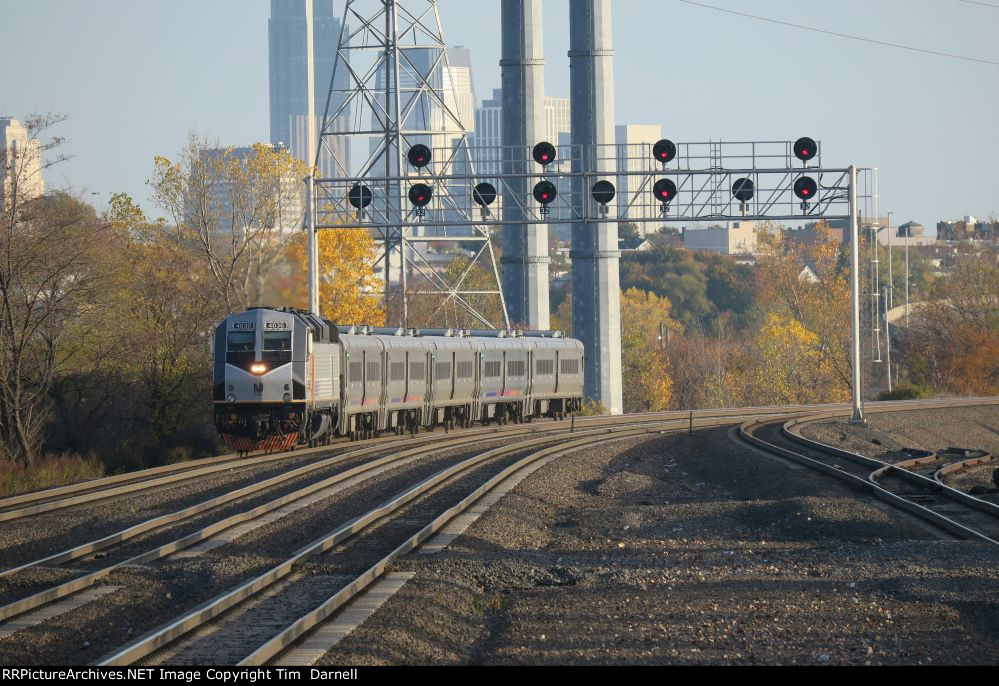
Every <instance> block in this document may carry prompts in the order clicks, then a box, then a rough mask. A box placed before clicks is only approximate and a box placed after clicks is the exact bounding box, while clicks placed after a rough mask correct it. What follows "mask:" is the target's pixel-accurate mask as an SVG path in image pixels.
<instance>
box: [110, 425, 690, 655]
mask: <svg viewBox="0 0 999 686" xmlns="http://www.w3.org/2000/svg"><path fill="white" fill-rule="evenodd" d="M672 422H675V420H672ZM674 428H676V427H674ZM666 429H667V427H666V422H657V423H654V424H653V426H647V427H645V428H642V429H635V428H605V429H593V430H590V431H587V432H584V433H588V434H591V436H590V438H593V437H597V436H599V437H604V438H607V437H608V436H618V435H623V434H625V433H628V434H635V435H642V434H647V433H658V432H662V431H664V430H666ZM578 436H579V434H576V435H575V437H578ZM575 437H574V436H573V435H569V436H566V435H561V436H549V437H544V438H536V439H531V440H528V441H525V442H520V443H517V444H514V445H511V446H503V447H500V448H494V449H491V450H488V451H486V452H483V453H480V454H479V455H476V456H475V457H472V458H469V459H467V460H464V461H462V462H460V463H458V464H456V465H453V466H451V467H448V468H446V469H444V470H442V471H440V472H438V473H436V474H434V475H432V476H430V477H428V478H427V479H424V480H423V481H421V482H419V483H417V484H415V485H414V486H412V487H410V488H408V489H407V490H405V491H403V492H402V493H400V494H398V495H397V496H395V497H393V498H392V499H390V500H388V501H386V502H385V503H383V504H382V505H379V506H378V507H375V508H374V509H372V510H369V511H368V512H367V513H365V514H363V515H360V516H358V517H355V518H353V519H351V520H350V521H348V522H346V523H344V524H343V525H341V526H340V527H338V528H337V529H336V530H334V531H332V532H331V533H329V534H327V535H325V536H323V537H322V538H320V539H317V540H316V541H314V542H313V543H310V544H309V545H307V546H306V547H304V548H302V549H300V550H299V551H297V552H296V553H295V554H294V555H292V556H291V557H290V558H288V559H287V560H285V561H284V562H282V563H281V564H279V565H277V566H275V567H273V568H272V569H270V570H268V571H267V572H265V573H263V574H261V575H259V576H257V577H255V578H253V579H251V580H249V581H246V582H244V583H242V584H240V585H239V586H237V587H235V588H233V589H231V590H229V591H227V592H225V593H223V594H221V595H219V596H217V597H216V598H214V599H213V600H211V601H209V602H207V603H203V604H202V605H201V606H199V607H197V608H195V609H194V610H192V611H190V612H188V613H186V614H184V615H182V616H181V617H179V618H177V619H175V620H173V621H171V622H170V623H168V624H166V625H164V626H161V627H160V628H158V629H156V630H154V631H152V632H150V633H148V634H146V635H145V636H143V637H140V638H139V639H137V640H135V641H133V642H132V643H130V644H128V645H126V646H125V647H123V648H121V649H120V650H118V651H116V652H114V653H112V654H111V655H108V656H107V657H105V658H103V659H102V660H101V661H100V662H99V663H98V664H99V665H101V666H110V665H128V664H134V663H135V662H136V661H137V660H141V659H142V658H144V657H146V656H148V655H150V654H152V653H154V652H156V651H158V650H160V649H162V648H164V647H165V646H167V645H169V644H170V643H172V642H174V641H176V640H177V639H179V638H181V637H182V636H184V635H186V634H188V633H189V632H191V631H193V630H195V629H197V628H199V627H201V626H202V625H204V624H206V623H208V622H210V621H212V620H214V619H215V618H217V617H219V616H220V615H222V614H223V613H225V612H227V611H228V610H230V609H232V608H234V607H236V606H237V605H240V604H241V603H243V602H244V601H246V600H247V599H249V598H251V597H253V596H255V595H257V594H258V593H260V592H261V591H263V590H265V589H267V588H269V587H270V586H272V585H273V584H275V583H277V582H279V581H281V580H282V579H284V578H286V577H288V576H289V575H290V574H291V573H292V572H293V570H294V569H295V568H296V567H297V566H298V565H301V564H302V563H303V562H306V561H308V560H310V559H312V558H314V557H316V556H317V555H321V554H323V553H326V552H328V551H329V550H331V549H332V548H334V547H335V546H337V545H339V544H341V543H343V542H344V541H346V540H348V539H350V538H352V537H354V536H355V535H357V534H359V533H361V532H363V531H365V530H367V529H368V528H370V527H372V526H373V525H374V524H376V523H377V522H380V521H382V520H383V519H384V518H385V517H387V516H389V515H391V514H392V513H393V512H396V511H397V510H399V509H400V508H402V507H404V506H405V505H407V504H409V503H411V502H413V501H415V500H416V499H417V498H420V497H422V496H424V495H426V494H428V493H430V492H432V491H434V490H436V489H437V488H438V487H440V486H442V485H443V484H445V483H447V482H449V481H451V480H452V479H454V478H455V477H457V476H459V475H461V474H464V473H465V472H467V471H469V470H471V469H473V468H475V467H478V466H480V465H482V464H484V463H486V462H487V461H490V460H495V459H496V458H501V457H504V456H507V455H509V454H511V453H518V452H522V451H524V450H526V449H530V448H532V447H535V446H539V445H543V444H544V443H552V442H559V441H561V442H565V441H567V440H568V441H569V445H573V444H575V443H578V442H579V440H580V439H579V438H575ZM584 438H586V437H585V436H584ZM554 448H556V449H557V448H558V446H554ZM567 449H568V448H567Z"/></svg>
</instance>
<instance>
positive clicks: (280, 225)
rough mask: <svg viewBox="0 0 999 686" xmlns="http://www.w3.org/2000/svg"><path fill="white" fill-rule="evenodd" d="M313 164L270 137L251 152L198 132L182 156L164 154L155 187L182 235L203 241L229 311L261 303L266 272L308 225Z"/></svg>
mask: <svg viewBox="0 0 999 686" xmlns="http://www.w3.org/2000/svg"><path fill="white" fill-rule="evenodd" d="M308 173H309V167H308V165H306V164H305V163H303V162H300V161H298V160H296V159H294V158H293V157H291V155H290V154H289V153H288V151H287V150H286V149H283V148H280V149H275V148H273V147H272V146H270V145H265V144H263V143H257V144H255V145H254V146H253V147H252V149H251V151H250V152H249V153H248V154H247V153H246V151H245V150H239V149H236V148H220V147H218V146H212V145H209V143H208V142H207V141H206V140H204V139H201V138H198V137H197V136H196V135H195V134H193V133H192V134H191V135H190V137H189V139H188V143H187V146H186V147H185V148H184V150H183V151H182V152H181V153H180V156H179V159H178V161H176V162H174V161H171V160H170V159H168V158H166V157H157V158H156V159H155V161H154V170H153V178H152V179H151V180H150V182H149V183H150V185H151V186H152V188H153V191H154V194H155V198H156V202H157V204H158V205H159V206H160V207H161V208H162V209H163V210H164V211H166V212H167V213H169V216H170V218H171V220H172V221H173V224H174V225H175V226H176V228H177V231H178V233H179V234H180V236H181V238H182V239H183V240H185V241H187V242H188V243H190V244H191V245H193V246H196V247H197V248H198V249H199V252H200V255H201V262H202V264H203V265H204V268H205V269H206V271H207V272H208V273H209V274H210V275H211V284H212V288H213V289H214V291H215V294H216V297H218V298H219V300H220V301H221V302H223V303H224V304H225V309H226V311H227V312H234V311H237V310H242V309H245V308H246V307H248V306H250V305H255V304H258V301H259V298H260V297H261V296H262V294H263V289H264V280H265V277H264V274H265V273H266V272H268V271H269V269H270V267H271V266H272V265H273V263H274V262H275V261H276V260H277V259H278V258H279V257H280V256H281V255H282V254H283V244H284V242H285V239H286V238H287V236H288V235H289V230H290V229H296V228H298V227H300V226H301V225H302V217H303V214H304V202H303V197H304V195H303V194H304V184H303V183H301V182H300V181H299V180H300V179H304V178H305V177H306V176H307V175H308Z"/></svg>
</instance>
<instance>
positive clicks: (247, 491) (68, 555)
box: [0, 426, 544, 619]
mask: <svg viewBox="0 0 999 686" xmlns="http://www.w3.org/2000/svg"><path fill="white" fill-rule="evenodd" d="M541 430H544V429H541ZM536 431H538V430H533V432H536ZM531 432H532V430H531V429H525V428H523V427H520V426H517V427H504V428H494V429H487V430H484V431H478V432H475V435H467V434H464V433H462V434H459V435H455V436H453V437H452V438H451V440H447V441H444V442H443V443H442V441H441V437H440V436H423V437H419V438H416V437H413V438H410V439H406V440H403V441H393V442H390V443H386V444H384V445H375V446H369V447H367V448H363V449H361V450H354V451H350V452H347V453H344V454H341V455H336V456H334V457H331V458H328V459H326V460H321V461H319V462H313V463H310V464H308V465H304V466H302V467H298V468H296V469H292V470H291V471H288V472H284V473H282V474H278V475H276V476H273V477H271V478H269V479H266V480H264V481H260V482H258V483H255V484H251V485H249V486H245V487H243V488H240V489H237V490H235V491H230V492H229V493H225V494H223V495H220V496H217V497H215V498H211V499H209V500H205V501H202V502H200V503H196V504H194V505H191V506H190V507H186V508H184V509H182V510H178V511H176V512H172V513H169V514H165V515H161V516H159V517H154V518H152V519H147V520H145V521H143V522H140V523H138V524H134V525H132V526H130V527H128V528H126V529H123V530H121V531H118V532H116V533H113V534H110V535H108V536H104V537H102V538H100V539H97V540H94V541H89V542H87V543H83V544H80V545H78V546H75V547H73V548H71V549H69V550H64V551H62V552H59V553H55V554H53V555H49V556H47V557H44V558H41V559H38V560H34V561H32V562H27V563H25V564H22V565H19V566H17V567H12V568H10V569H5V570H2V571H0V579H2V578H4V577H6V576H10V575H12V574H16V573H18V572H21V571H24V570H26V569H30V568H31V567H37V566H40V565H58V564H64V563H66V562H70V561H72V560H76V559H79V558H81V557H85V556H87V555H90V554H91V553H95V552H99V551H101V550H104V549H106V548H110V547H112V546H115V545H119V544H121V543H124V542H126V541H128V540H130V539H132V538H135V537H136V536H139V535H142V534H145V533H149V532H151V531H155V530H156V529H160V528H162V527H165V526H169V525H171V524H179V523H181V522H184V521H187V520H189V519H192V518H194V517H197V516H199V515H202V514H204V513H206V512H210V511H211V510H214V509H218V508H219V507H222V506H223V505H227V504H229V503H231V502H234V501H236V500H239V499H242V498H245V497H248V496H251V495H255V494H257V493H261V492H263V491H265V490H268V489H270V488H273V487H275V486H280V485H281V484H283V483H286V482H288V481H291V480H293V479H297V478H299V477H303V476H308V475H310V474H313V473H315V472H319V471H322V470H324V469H327V468H329V467H334V466H336V465H338V464H341V463H343V462H346V461H348V460H354V459H357V458H360V457H365V456H368V455H374V454H377V453H381V452H385V451H387V450H392V449H395V448H398V447H403V446H412V445H413V444H416V445H422V444H427V443H431V444H434V446H433V450H439V449H441V448H444V449H446V448H450V447H454V446H460V445H464V444H466V443H470V442H478V441H490V440H501V439H502V438H505V437H507V436H517V435H519V434H522V433H531ZM482 434H487V435H485V436H483V435H482ZM493 436H495V438H493ZM422 452H424V451H417V450H407V451H405V452H403V453H398V454H396V455H395V456H394V457H396V458H400V459H402V458H404V457H409V456H411V455H413V454H416V453H422ZM381 464H382V463H381V462H378V463H369V464H368V465H365V466H371V465H374V466H379V465H381ZM305 490H307V489H305ZM299 492H301V491H299ZM303 497H304V496H303ZM2 618H3V617H2V610H0V619H2Z"/></svg>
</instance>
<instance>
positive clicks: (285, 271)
mask: <svg viewBox="0 0 999 686" xmlns="http://www.w3.org/2000/svg"><path fill="white" fill-rule="evenodd" d="M307 238H308V236H307V235H306V234H305V233H298V234H296V235H295V236H293V237H292V238H291V239H290V240H289V241H288V243H287V245H286V246H285V251H284V256H283V261H282V262H281V263H279V264H277V265H276V266H275V269H274V270H273V271H272V274H271V278H272V279H273V280H274V282H275V284H276V286H277V291H278V293H279V296H280V298H281V300H282V302H283V303H284V304H286V305H290V306H292V307H298V308H301V309H308V304H309V289H308V279H307V278H306V275H307V274H308V269H309V268H308V261H309V260H308V250H307V248H308V245H307V244H308V240H307ZM375 255H376V248H375V243H374V241H373V240H372V239H371V236H369V235H368V232H367V231H365V230H364V229H346V228H344V229H328V230H324V231H320V232H319V269H320V271H319V307H320V311H321V312H322V315H323V316H324V317H326V318H327V319H329V320H330V321H333V322H336V323H338V324H345V325H353V324H370V325H374V326H380V325H382V324H384V323H385V311H384V310H383V309H382V307H381V297H380V290H381V283H380V282H379V281H378V279H377V278H376V277H375V272H374V269H373V267H372V265H373V264H374V262H375Z"/></svg>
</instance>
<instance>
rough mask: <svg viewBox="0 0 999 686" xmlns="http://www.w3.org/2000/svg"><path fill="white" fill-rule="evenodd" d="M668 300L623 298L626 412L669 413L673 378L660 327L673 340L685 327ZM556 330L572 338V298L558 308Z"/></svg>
mask: <svg viewBox="0 0 999 686" xmlns="http://www.w3.org/2000/svg"><path fill="white" fill-rule="evenodd" d="M670 314H671V306H670V302H669V300H667V299H666V298H661V297H659V296H657V295H656V294H655V293H649V292H646V291H641V290H639V289H637V288H632V289H629V290H627V291H625V292H623V293H622V294H621V367H622V376H623V394H622V400H623V404H624V411H625V412H629V413H631V412H660V411H664V410H667V409H669V406H670V401H671V399H672V389H673V381H672V379H671V378H670V373H669V366H668V359H667V356H666V347H665V346H666V341H665V340H662V339H660V337H659V329H660V325H661V326H662V327H663V329H664V331H666V332H669V335H671V336H673V337H677V336H679V335H680V334H681V333H682V331H683V326H682V325H681V324H680V323H679V322H677V321H675V320H674V319H672V317H671V316H670ZM554 320H555V322H554V323H555V326H556V328H559V329H561V330H563V331H565V332H566V333H567V334H568V335H570V336H571V335H572V294H571V293H570V294H569V295H568V296H567V297H566V299H565V300H564V301H563V302H562V304H561V305H560V306H559V307H558V309H557V310H556V312H555V315H554Z"/></svg>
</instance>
